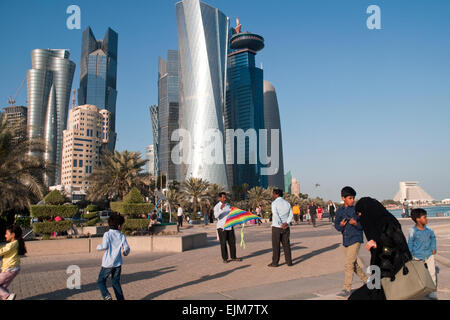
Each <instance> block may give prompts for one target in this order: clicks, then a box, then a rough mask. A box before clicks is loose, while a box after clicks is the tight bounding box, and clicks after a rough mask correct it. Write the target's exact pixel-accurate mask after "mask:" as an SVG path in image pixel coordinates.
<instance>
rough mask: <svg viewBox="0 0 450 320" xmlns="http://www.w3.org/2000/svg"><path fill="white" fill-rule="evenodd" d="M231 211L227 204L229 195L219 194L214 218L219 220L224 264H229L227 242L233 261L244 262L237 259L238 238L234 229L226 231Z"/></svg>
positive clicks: (218, 226)
mask: <svg viewBox="0 0 450 320" xmlns="http://www.w3.org/2000/svg"><path fill="white" fill-rule="evenodd" d="M230 211H231V207H230V205H229V204H228V203H227V195H226V193H225V192H221V193H220V194H219V203H218V204H216V206H215V207H214V216H215V217H216V219H217V232H218V234H219V241H220V249H221V253H222V259H223V262H224V263H228V250H227V242H228V246H229V247H230V256H231V261H242V259H240V258H237V257H236V236H235V235H234V228H231V229H230V230H225V223H226V221H227V217H228V214H229V213H230Z"/></svg>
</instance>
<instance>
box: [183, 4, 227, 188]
mask: <svg viewBox="0 0 450 320" xmlns="http://www.w3.org/2000/svg"><path fill="white" fill-rule="evenodd" d="M176 17H177V26H178V50H179V63H180V74H179V77H180V97H179V98H180V128H181V129H184V130H186V131H187V132H189V134H190V148H189V149H188V150H183V159H184V160H183V164H182V165H181V168H180V169H181V175H180V179H181V180H184V179H187V178H189V177H195V178H202V179H205V180H207V181H209V182H210V183H216V184H219V185H222V186H224V187H225V188H226V189H229V184H228V179H227V174H226V168H225V150H224V149H225V148H224V143H223V141H219V140H220V139H221V138H223V137H225V135H224V125H223V109H224V103H225V93H226V92H225V91H226V90H225V84H226V66H227V61H226V59H227V51H228V28H229V20H228V17H227V16H226V15H224V14H223V13H222V12H220V11H219V10H218V9H216V8H213V7H211V6H209V5H207V4H205V3H202V2H200V1H199V0H183V1H181V2H178V3H177V4H176ZM213 132H215V133H216V134H215V135H213ZM220 135H221V137H220ZM213 139H214V140H213ZM213 141H216V142H217V141H218V145H219V146H220V147H219V148H218V149H219V150H214V151H215V152H214V153H210V152H209V151H210V145H211V144H213Z"/></svg>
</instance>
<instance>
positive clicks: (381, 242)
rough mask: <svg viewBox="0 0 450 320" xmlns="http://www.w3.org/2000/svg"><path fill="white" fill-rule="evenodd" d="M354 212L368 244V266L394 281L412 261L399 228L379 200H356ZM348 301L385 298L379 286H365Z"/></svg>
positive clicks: (396, 221) (382, 276)
mask: <svg viewBox="0 0 450 320" xmlns="http://www.w3.org/2000/svg"><path fill="white" fill-rule="evenodd" d="M355 211H356V214H357V216H358V218H359V221H360V223H361V226H362V228H363V230H364V234H365V235H366V239H367V241H368V242H367V243H366V245H365V248H366V250H367V251H369V252H370V253H371V259H370V265H371V266H377V267H378V268H380V272H381V275H380V277H381V279H382V278H390V279H391V280H394V279H395V275H396V274H397V272H398V271H400V270H401V269H402V267H403V266H404V265H405V263H406V262H408V261H410V260H411V259H412V256H411V253H410V251H409V248H408V244H407V242H406V238H405V235H404V234H403V231H402V226H401V225H400V223H399V222H398V220H397V219H396V218H395V217H394V216H393V215H392V214H391V213H390V212H389V211H388V210H387V209H386V208H385V207H384V206H383V205H382V204H381V203H380V202H379V201H377V200H375V199H372V198H369V197H366V198H362V199H360V200H359V201H358V203H357V204H356V206H355ZM337 218H338V216H337V214H336V220H337ZM349 300H386V296H385V294H384V290H383V287H382V286H381V288H380V289H376V288H369V287H368V285H367V284H365V285H363V286H362V287H361V288H359V289H357V290H355V291H354V292H353V293H352V295H351V296H350V298H349Z"/></svg>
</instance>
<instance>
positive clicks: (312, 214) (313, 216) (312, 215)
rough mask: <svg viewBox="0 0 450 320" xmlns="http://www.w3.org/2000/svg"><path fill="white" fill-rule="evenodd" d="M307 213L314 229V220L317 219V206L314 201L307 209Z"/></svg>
mask: <svg viewBox="0 0 450 320" xmlns="http://www.w3.org/2000/svg"><path fill="white" fill-rule="evenodd" d="M308 212H309V216H310V219H311V222H312V224H313V226H314V228H315V227H316V218H317V206H316V204H315V203H314V201H313V202H311V205H310V206H309V208H308ZM308 224H309V223H308Z"/></svg>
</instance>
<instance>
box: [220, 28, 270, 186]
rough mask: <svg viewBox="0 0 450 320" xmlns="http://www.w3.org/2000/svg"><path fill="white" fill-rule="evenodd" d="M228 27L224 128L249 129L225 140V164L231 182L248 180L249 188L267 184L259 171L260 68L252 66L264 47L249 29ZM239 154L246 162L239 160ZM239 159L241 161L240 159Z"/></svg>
mask: <svg viewBox="0 0 450 320" xmlns="http://www.w3.org/2000/svg"><path fill="white" fill-rule="evenodd" d="M241 27H242V26H241V25H240V24H239V20H237V27H236V28H235V29H231V34H232V36H231V37H230V53H229V54H228V74H227V80H228V81H227V94H226V106H225V117H224V119H225V129H233V130H235V132H236V130H239V129H241V130H243V131H244V133H246V132H247V130H249V129H250V131H249V133H251V134H249V135H248V139H247V138H244V141H241V142H240V143H238V142H239V140H238V139H235V138H234V137H231V136H230V137H228V138H229V139H228V140H227V141H229V142H230V141H231V139H234V143H228V144H227V150H226V152H227V163H230V162H231V163H232V164H228V165H227V171H228V177H229V180H230V183H232V185H234V186H238V185H242V184H243V183H247V184H249V186H250V188H253V187H256V186H261V187H267V176H264V175H261V165H260V162H259V130H260V129H264V94H263V81H264V80H263V70H262V69H260V68H257V67H256V66H255V56H256V53H257V52H258V51H260V50H262V49H263V48H264V38H263V37H261V36H259V35H256V34H252V33H249V32H241ZM239 155H241V156H243V159H245V163H239V161H238V158H239ZM241 162H242V161H241Z"/></svg>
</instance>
